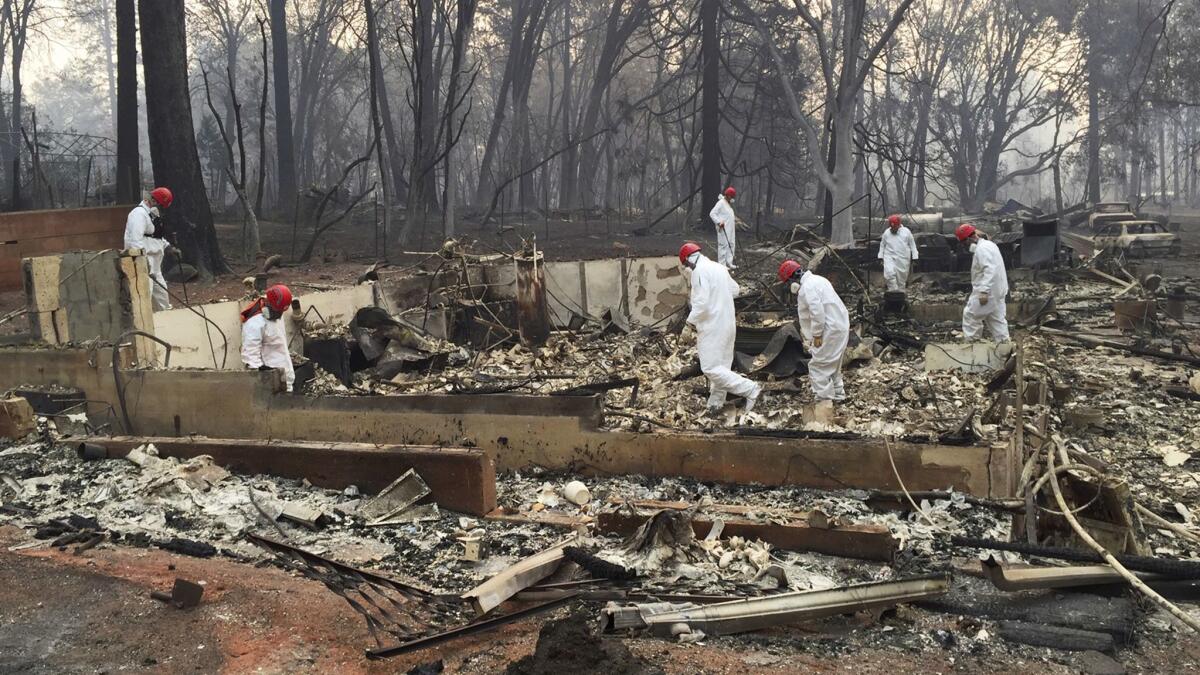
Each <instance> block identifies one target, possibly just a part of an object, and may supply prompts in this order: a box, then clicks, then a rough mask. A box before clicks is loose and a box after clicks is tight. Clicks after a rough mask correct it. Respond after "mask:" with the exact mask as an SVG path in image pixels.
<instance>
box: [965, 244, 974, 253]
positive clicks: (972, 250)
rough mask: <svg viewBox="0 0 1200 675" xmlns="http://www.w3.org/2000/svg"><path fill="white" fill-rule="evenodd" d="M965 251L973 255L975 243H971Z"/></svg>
mask: <svg viewBox="0 0 1200 675" xmlns="http://www.w3.org/2000/svg"><path fill="white" fill-rule="evenodd" d="M967 250H969V251H970V252H971V253H974V252H975V243H974V242H972V243H971V245H970V246H968V247H967Z"/></svg>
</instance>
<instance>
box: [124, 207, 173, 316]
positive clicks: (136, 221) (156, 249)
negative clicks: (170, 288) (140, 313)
mask: <svg viewBox="0 0 1200 675" xmlns="http://www.w3.org/2000/svg"><path fill="white" fill-rule="evenodd" d="M174 199H175V198H174V196H173V195H172V194H171V191H170V190H168V189H167V188H165V187H156V188H154V189H153V190H151V191H150V196H149V197H147V198H146V199H143V200H142V201H141V202H140V203H139V204H138V205H137V206H135V207H133V210H132V211H130V212H129V216H128V217H127V218H126V219H125V248H126V249H135V248H136V249H141V251H142V255H144V256H146V266H147V268H148V269H149V272H150V298H151V301H152V302H153V304H154V311H156V312H158V311H161V310H164V309H171V296H170V295H168V294H167V280H166V279H165V278H163V273H162V265H163V257H164V256H165V255H166V253H167V248H168V247H169V246H170V244H168V243H167V240H166V239H163V238H162V236H161V235H162V233H161V232H159V235H160V236H157V237H156V236H154V232H155V229H156V228H155V225H154V223H155V221H156V220H158V219H159V217H160V215H161V212H162V211H164V210H166V209H167V207H169V206H170V205H171V202H172V201H174Z"/></svg>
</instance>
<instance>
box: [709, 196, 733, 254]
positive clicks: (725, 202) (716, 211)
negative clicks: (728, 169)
mask: <svg viewBox="0 0 1200 675" xmlns="http://www.w3.org/2000/svg"><path fill="white" fill-rule="evenodd" d="M735 199H737V190H735V189H733V188H732V187H727V188H725V193H724V194H722V195H719V196H718V197H717V205H716V206H714V207H712V211H709V212H708V217H709V218H710V219H712V221H713V225H716V226H717V262H719V263H721V264H722V265H724V266H725V268H726V269H731V270H732V269H737V265H734V264H733V255H734V253H736V252H737V216H735V215H733V200H735Z"/></svg>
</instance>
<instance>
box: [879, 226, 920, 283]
mask: <svg viewBox="0 0 1200 675" xmlns="http://www.w3.org/2000/svg"><path fill="white" fill-rule="evenodd" d="M918 257H919V256H918V255H917V240H916V239H915V238H914V237H913V234H912V231H911V230H909V229H908V228H907V227H905V226H903V225H901V226H900V227H898V228H896V231H895V232H893V231H892V228H890V227H889V228H887V229H885V230H884V231H883V234H882V235H881V236H880V237H879V259H880V260H882V261H883V280H884V281H885V282H887V289H888V290H889V291H905V290H906V289H907V288H908V273H909V271H910V269H911V267H912V261H913V260H916V259H917V258H918Z"/></svg>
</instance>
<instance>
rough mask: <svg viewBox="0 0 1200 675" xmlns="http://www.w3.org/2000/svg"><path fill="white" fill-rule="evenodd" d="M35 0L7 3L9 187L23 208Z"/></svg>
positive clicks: (16, 204)
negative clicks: (25, 68) (26, 66)
mask: <svg viewBox="0 0 1200 675" xmlns="http://www.w3.org/2000/svg"><path fill="white" fill-rule="evenodd" d="M34 1H35V0H11V1H10V2H6V3H5V19H6V23H7V24H8V25H7V26H6V28H7V29H8V34H9V48H10V49H11V50H12V110H11V114H12V118H11V120H10V121H11V123H12V127H11V129H9V131H10V132H11V133H10V135H9V142H8V149H9V151H10V153H11V154H10V156H9V157H8V158H7V159H8V169H9V171H10V174H9V191H10V194H11V197H12V208H13V210H17V209H20V208H22V202H21V138H22V129H23V124H24V117H25V113H24V109H23V103H24V102H23V101H22V97H23V96H24V93H23V89H22V85H21V64H22V63H23V62H24V60H25V45H26V41H27V38H28V29H29V15H30V14H31V13H32V12H33V6H34Z"/></svg>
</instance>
